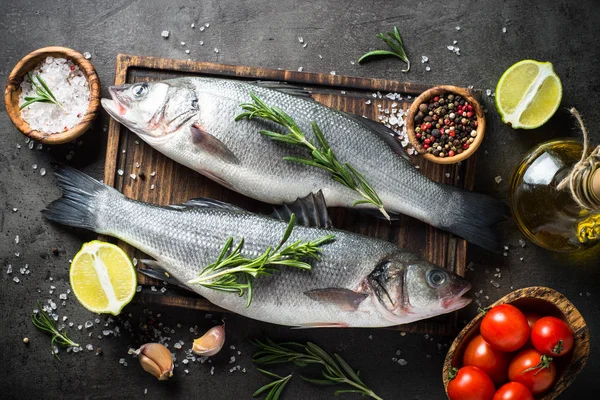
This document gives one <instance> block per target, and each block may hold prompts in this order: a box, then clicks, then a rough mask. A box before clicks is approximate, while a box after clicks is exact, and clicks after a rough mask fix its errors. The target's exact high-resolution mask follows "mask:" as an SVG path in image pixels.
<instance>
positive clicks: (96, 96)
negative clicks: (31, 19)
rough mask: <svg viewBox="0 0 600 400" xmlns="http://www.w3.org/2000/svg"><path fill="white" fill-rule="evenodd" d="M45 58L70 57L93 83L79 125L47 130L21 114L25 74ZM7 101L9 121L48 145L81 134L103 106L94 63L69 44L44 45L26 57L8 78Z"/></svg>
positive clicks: (5, 95) (26, 134) (5, 93)
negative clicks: (42, 129)
mask: <svg viewBox="0 0 600 400" xmlns="http://www.w3.org/2000/svg"><path fill="white" fill-rule="evenodd" d="M46 57H57V58H68V59H70V60H71V61H72V62H73V63H74V64H76V65H77V66H78V67H79V69H80V70H81V71H82V72H83V74H84V75H85V76H86V78H87V81H88V84H89V85H90V104H89V106H88V108H87V110H86V112H85V114H84V116H83V118H82V119H81V121H79V123H78V124H77V125H75V126H74V127H72V128H71V129H69V130H67V131H64V132H58V133H44V132H40V131H37V130H34V129H31V127H30V126H29V124H28V123H27V121H25V120H24V119H23V118H22V117H21V111H20V110H19V95H20V94H21V82H22V81H23V77H24V76H25V75H26V74H27V72H29V71H31V70H33V69H34V68H35V67H36V66H37V65H38V64H39V63H40V62H41V61H43V60H44V59H45V58H46ZM4 103H5V104H6V111H7V112H8V116H9V117H10V120H11V121H12V123H13V124H14V125H15V126H16V127H17V129H18V130H20V131H21V132H22V133H23V134H24V135H25V136H27V137H29V138H31V139H33V140H36V141H38V142H42V143H46V144H60V143H66V142H69V141H71V140H73V139H76V138H77V137H79V136H81V135H82V134H83V133H84V132H85V131H87V130H88V128H89V127H90V125H91V122H92V121H93V120H94V118H96V115H97V114H98V110H99V107H100V80H99V79H98V75H97V74H96V70H95V69H94V67H93V66H92V64H91V63H90V62H89V61H88V60H86V58H85V57H84V56H83V55H82V54H80V53H78V52H76V51H75V50H71V49H68V48H66V47H58V46H52V47H44V48H42V49H38V50H35V51H33V52H31V53H29V54H28V55H26V56H25V57H23V59H21V61H19V63H18V64H17V65H16V66H15V67H14V68H13V70H12V72H11V73H10V75H9V77H8V82H6V89H5V90H4Z"/></svg>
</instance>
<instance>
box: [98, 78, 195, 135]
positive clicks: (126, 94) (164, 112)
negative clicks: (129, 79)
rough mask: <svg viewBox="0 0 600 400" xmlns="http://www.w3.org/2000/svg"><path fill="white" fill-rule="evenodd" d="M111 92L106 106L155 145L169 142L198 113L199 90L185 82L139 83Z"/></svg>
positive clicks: (104, 101)
mask: <svg viewBox="0 0 600 400" xmlns="http://www.w3.org/2000/svg"><path fill="white" fill-rule="evenodd" d="M108 91H109V93H110V96H111V98H110V99H102V107H103V108H104V109H105V110H106V111H107V112H108V113H109V114H110V116H111V117H113V118H114V119H116V120H117V121H119V122H120V123H121V124H123V125H125V126H126V127H127V128H129V129H130V130H131V131H133V132H135V133H136V134H137V135H138V136H140V138H142V139H143V140H145V141H146V142H148V143H149V144H151V145H157V144H160V143H164V142H165V141H167V140H168V139H169V138H170V136H172V135H171V134H172V133H174V132H176V131H177V130H178V129H179V128H180V127H181V126H182V125H184V124H185V123H186V122H187V121H188V120H189V119H191V118H192V117H193V116H194V115H195V114H196V113H197V112H198V98H197V97H196V93H195V90H194V88H193V87H191V86H189V85H187V84H185V83H183V82H176V81H168V82H167V81H165V82H139V83H134V84H125V85H119V86H111V87H109V88H108Z"/></svg>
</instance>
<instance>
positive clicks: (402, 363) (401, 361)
mask: <svg viewBox="0 0 600 400" xmlns="http://www.w3.org/2000/svg"><path fill="white" fill-rule="evenodd" d="M398 364H400V365H402V366H404V365H406V364H408V361H406V360H405V359H404V358H401V359H399V360H398Z"/></svg>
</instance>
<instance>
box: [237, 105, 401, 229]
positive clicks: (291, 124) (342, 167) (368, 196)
mask: <svg viewBox="0 0 600 400" xmlns="http://www.w3.org/2000/svg"><path fill="white" fill-rule="evenodd" d="M250 97H251V98H252V100H253V101H254V103H242V104H241V107H242V109H243V110H244V112H243V113H241V114H239V115H238V116H237V117H235V120H236V121H239V120H240V119H243V118H248V119H252V118H263V119H266V120H268V121H273V122H276V123H278V124H279V125H282V126H283V127H284V128H286V129H287V131H288V132H287V133H286V134H281V133H277V132H273V131H268V130H264V129H263V130H261V131H260V133H261V134H262V135H265V136H268V137H270V138H271V139H273V140H277V141H279V142H284V143H289V144H292V145H296V146H300V147H304V148H306V149H308V150H309V151H310V153H311V156H312V158H311V159H307V158H300V157H284V158H283V159H284V160H287V161H294V162H297V163H300V164H305V165H310V166H313V167H317V168H321V169H324V170H326V171H328V172H330V173H331V178H332V179H333V180H334V181H336V182H339V183H341V184H342V185H344V186H346V187H348V188H350V189H352V190H355V191H356V192H358V193H359V194H360V195H361V197H362V198H363V200H357V201H355V202H354V204H352V206H353V207H354V206H356V205H358V204H372V205H374V206H375V207H377V209H378V210H379V211H380V212H381V213H382V214H383V216H384V217H385V218H386V219H387V220H388V221H389V220H390V216H389V215H388V213H387V212H386V211H385V209H384V208H383V203H382V201H381V199H380V198H379V196H378V195H377V193H376V192H375V189H373V187H372V186H371V185H370V184H369V183H368V182H367V180H366V179H365V178H364V176H363V175H362V174H361V173H360V172H358V171H357V170H356V169H354V168H353V167H352V166H351V165H350V164H349V163H344V164H342V163H341V162H340V161H338V159H337V157H336V156H335V154H334V153H333V150H332V149H331V147H330V146H329V143H328V142H327V140H326V139H325V135H323V132H322V131H321V129H320V128H319V126H318V125H317V123H316V122H314V121H313V122H312V130H313V133H314V135H315V137H316V139H317V144H314V143H312V142H311V141H310V140H308V139H307V138H306V136H304V133H303V132H302V130H301V129H300V127H299V126H298V124H296V122H295V121H294V120H293V119H292V117H290V116H289V115H288V114H287V113H286V112H285V111H283V110H282V109H280V108H279V107H275V106H269V105H267V104H266V103H265V102H264V101H262V100H261V99H260V98H259V97H258V96H256V95H255V94H254V93H250ZM317 146H318V147H317Z"/></svg>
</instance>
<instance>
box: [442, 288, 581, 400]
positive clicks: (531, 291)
mask: <svg viewBox="0 0 600 400" xmlns="http://www.w3.org/2000/svg"><path fill="white" fill-rule="evenodd" d="M505 303H510V304H512V305H514V306H515V307H518V308H519V309H520V310H522V311H530V312H535V313H537V314H540V315H542V316H548V315H550V316H554V317H557V318H560V319H562V320H563V321H565V322H567V323H568V324H569V326H570V327H571V330H572V331H573V335H574V337H575V341H574V343H573V350H572V351H571V353H570V354H568V355H565V356H563V357H555V358H554V363H555V364H556V368H557V374H556V381H555V382H554V385H553V386H552V387H551V388H550V389H549V390H548V391H547V392H545V393H542V394H539V395H536V396H534V397H535V399H536V400H552V399H555V398H556V397H557V396H558V395H559V394H561V393H562V392H563V391H564V390H565V389H566V388H567V387H568V386H569V385H570V384H571V383H572V382H573V380H575V378H576V377H577V374H579V372H580V371H581V370H582V369H583V367H584V366H585V363H586V362H587V359H588V357H589V355H590V335H589V332H588V328H587V325H586V323H585V320H584V319H583V317H582V316H581V314H580V313H579V311H577V309H576V308H575V306H574V305H573V304H572V303H571V302H570V301H569V300H567V298H566V297H565V296H563V295H562V294H560V293H559V292H557V291H556V290H554V289H550V288H547V287H539V286H535V287H529V288H525V289H518V290H515V291H514V292H511V293H509V294H507V295H506V296H504V297H502V298H501V299H500V300H498V301H497V302H495V303H494V304H492V307H493V306H496V305H498V304H505ZM482 319H483V314H479V315H477V317H475V318H473V320H472V321H471V322H470V323H469V324H468V325H467V326H465V328H464V329H463V330H462V331H461V332H460V333H459V334H458V336H457V337H456V339H454V342H453V343H452V346H450V349H449V350H448V354H447V355H446V360H445V361H444V369H443V372H442V379H443V380H444V389H445V390H446V393H448V382H449V380H448V372H449V371H450V369H451V368H452V367H457V368H460V367H461V366H462V358H463V353H464V351H465V349H466V347H467V344H468V343H469V342H470V341H471V339H473V337H475V336H476V335H478V334H479V325H480V324H481V320H482ZM496 389H498V388H496Z"/></svg>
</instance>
